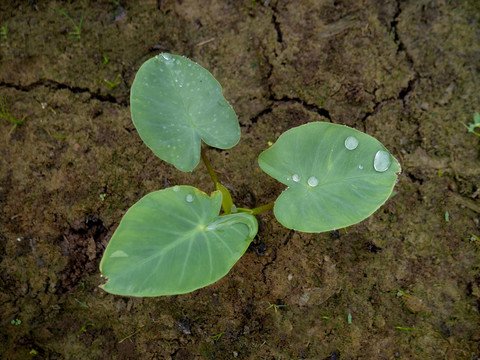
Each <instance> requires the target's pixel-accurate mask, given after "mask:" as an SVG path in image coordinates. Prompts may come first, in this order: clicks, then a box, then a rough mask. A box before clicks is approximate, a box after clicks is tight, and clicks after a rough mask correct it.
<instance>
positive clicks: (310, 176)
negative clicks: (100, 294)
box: [100, 53, 400, 296]
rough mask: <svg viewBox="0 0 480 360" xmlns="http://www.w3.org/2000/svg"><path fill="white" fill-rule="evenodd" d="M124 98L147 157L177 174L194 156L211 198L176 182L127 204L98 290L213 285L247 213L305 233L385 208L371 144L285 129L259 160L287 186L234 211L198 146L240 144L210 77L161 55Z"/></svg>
mask: <svg viewBox="0 0 480 360" xmlns="http://www.w3.org/2000/svg"><path fill="white" fill-rule="evenodd" d="M130 100H131V112H132V120H133V123H134V125H135V127H136V128H137V130H138V134H139V135H140V137H141V138H142V140H143V141H144V142H145V144H146V145H147V146H148V147H149V148H150V149H151V150H152V151H153V153H154V154H155V155H157V156H158V157H159V158H160V159H162V160H164V161H166V162H168V163H170V164H173V166H175V167H176V168H177V169H178V170H181V171H184V172H189V171H192V170H193V169H194V168H195V167H196V166H197V165H198V163H199V162H200V159H202V160H203V162H204V163H205V166H206V168H207V170H208V172H209V174H210V176H211V178H212V180H213V182H214V184H215V187H216V189H217V190H216V191H214V192H213V193H212V194H211V195H210V196H209V195H207V194H205V193H204V192H202V191H200V190H198V189H196V188H194V187H191V186H184V185H176V186H173V187H170V188H167V189H163V190H159V191H155V192H152V193H150V194H148V195H146V196H144V197H143V198H142V199H140V200H139V201H138V202H137V203H136V204H134V205H133V206H132V207H131V208H130V209H129V210H128V211H127V213H126V214H125V216H124V217H123V219H122V221H121V222H120V225H119V226H118V228H117V230H116V231H115V233H114V234H113V237H112V238H111V240H110V243H109V244H108V246H107V248H106V250H105V253H104V255H103V258H102V261H101V263H100V271H101V272H102V274H103V276H104V277H105V278H106V279H107V282H106V283H105V284H103V285H102V288H103V289H104V290H105V291H108V292H110V293H113V294H119V295H130V296H159V295H173V294H182V293H187V292H191V291H194V290H196V289H199V288H201V287H204V286H207V285H209V284H212V283H214V282H216V281H217V280H219V279H220V278H222V277H223V276H225V275H226V274H227V273H228V272H229V270H230V269H231V268H232V266H233V265H234V264H235V263H236V262H237V260H238V259H239V258H240V257H241V256H242V255H243V254H244V252H245V251H246V250H247V248H248V246H249V245H250V243H251V242H252V240H253V238H254V237H255V235H256V234H257V231H258V226H257V220H256V218H255V215H257V214H260V213H262V212H264V211H268V210H270V209H272V208H273V212H274V215H275V217H276V218H277V220H278V221H279V222H280V223H281V224H282V225H284V226H285V227H287V228H290V229H294V230H298V231H303V232H323V231H329V230H333V229H339V228H344V227H347V226H350V225H353V224H356V223H358V222H360V221H362V220H363V219H365V218H367V217H368V216H370V215H371V214H372V213H373V212H374V211H376V210H377V209H378V208H379V207H380V206H381V205H382V204H383V203H385V201H386V200H387V199H388V198H389V196H390V195H391V193H392V190H393V187H394V185H395V182H396V180H397V175H398V174H399V172H400V165H399V164H398V162H397V160H395V158H394V157H393V156H392V155H391V154H390V153H389V152H388V151H387V150H386V149H385V147H384V146H383V145H382V144H381V143H380V142H379V141H378V140H376V139H374V138H373V137H371V136H369V135H367V134H364V133H362V132H360V131H357V130H355V129H352V128H349V127H347V126H343V125H337V124H331V123H326V122H311V123H307V124H305V125H302V126H299V127H296V128H293V129H290V130H288V131H286V132H285V133H284V134H282V135H281V136H280V137H279V138H278V140H277V141H276V143H275V144H273V145H272V146H271V147H270V148H269V149H267V150H265V151H264V152H263V153H262V154H260V156H259V158H258V163H259V165H260V167H261V168H262V169H263V170H264V171H265V172H266V173H267V174H268V175H270V176H272V177H273V178H275V179H277V180H278V181H279V182H281V183H283V184H284V185H285V186H286V189H285V190H284V191H283V192H282V193H281V195H280V196H279V197H278V199H277V200H276V201H275V202H273V203H270V204H266V205H263V206H260V207H258V208H254V209H247V208H237V207H236V206H235V204H234V202H233V199H232V196H231V194H230V193H229V191H228V189H227V188H226V187H225V186H223V185H222V184H221V182H220V181H219V179H218V177H217V175H216V173H215V171H214V170H213V168H212V166H211V164H210V162H209V160H208V158H207V156H206V153H205V152H204V151H203V149H202V143H205V144H207V145H209V146H211V147H215V148H219V149H229V148H231V147H233V146H235V145H236V144H237V142H238V141H239V139H240V128H239V124H238V119H237V116H236V114H235V112H234V110H233V109H232V107H231V106H230V105H229V103H228V102H227V101H226V100H225V98H224V97H223V95H222V88H221V86H220V84H219V83H218V82H217V81H216V80H215V78H214V77H213V76H212V75H211V74H210V73H209V72H208V71H207V70H205V69H204V68H202V67H201V66H199V65H198V64H196V63H194V62H192V61H190V60H189V59H187V58H185V57H182V56H177V55H171V54H168V53H163V54H160V55H157V56H155V57H154V58H152V59H149V60H148V61H146V62H145V63H144V64H143V65H142V66H141V68H140V70H139V71H138V73H137V75H136V77H135V80H134V82H133V85H132V89H131V97H130Z"/></svg>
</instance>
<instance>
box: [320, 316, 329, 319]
mask: <svg viewBox="0 0 480 360" xmlns="http://www.w3.org/2000/svg"><path fill="white" fill-rule="evenodd" d="M320 318H322V319H325V320H328V319H330V316H326V315H322V316H320Z"/></svg>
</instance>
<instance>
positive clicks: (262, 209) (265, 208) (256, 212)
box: [251, 201, 275, 215]
mask: <svg viewBox="0 0 480 360" xmlns="http://www.w3.org/2000/svg"><path fill="white" fill-rule="evenodd" d="M274 205H275V201H272V202H271V203H268V204H266V205H262V206H259V207H256V208H255V209H252V210H251V214H252V215H259V214H262V213H264V212H267V211H268V210H270V209H273V206H274Z"/></svg>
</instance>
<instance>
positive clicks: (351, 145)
mask: <svg viewBox="0 0 480 360" xmlns="http://www.w3.org/2000/svg"><path fill="white" fill-rule="evenodd" d="M357 146H358V139H357V138H356V137H354V136H349V137H347V138H346V139H345V147H346V148H347V149H348V150H355V149H356V148H357Z"/></svg>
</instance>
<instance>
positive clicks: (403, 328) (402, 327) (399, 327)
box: [395, 326, 423, 332]
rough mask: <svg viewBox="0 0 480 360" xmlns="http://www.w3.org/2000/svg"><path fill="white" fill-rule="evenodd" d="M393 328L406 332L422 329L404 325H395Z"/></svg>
mask: <svg viewBox="0 0 480 360" xmlns="http://www.w3.org/2000/svg"><path fill="white" fill-rule="evenodd" d="M395 329H398V330H403V331H406V332H409V331H423V330H422V329H417V328H411V327H405V326H395Z"/></svg>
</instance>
